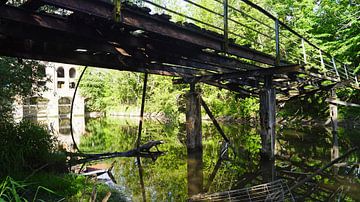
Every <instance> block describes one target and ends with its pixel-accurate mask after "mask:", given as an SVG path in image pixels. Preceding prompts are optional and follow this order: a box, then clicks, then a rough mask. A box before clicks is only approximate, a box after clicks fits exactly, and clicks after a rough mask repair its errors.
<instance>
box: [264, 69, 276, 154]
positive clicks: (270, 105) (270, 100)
mask: <svg viewBox="0 0 360 202" xmlns="http://www.w3.org/2000/svg"><path fill="white" fill-rule="evenodd" d="M275 98H276V97H275V89H274V88H273V87H272V76H271V75H269V76H265V87H264V89H262V90H261V93H260V126H261V146H262V147H261V152H262V156H263V157H264V158H265V159H268V160H270V159H274V155H275V123H276V119H275V115H276V111H275V108H276V99H275Z"/></svg>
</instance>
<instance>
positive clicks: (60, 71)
mask: <svg viewBox="0 0 360 202" xmlns="http://www.w3.org/2000/svg"><path fill="white" fill-rule="evenodd" d="M56 72H57V77H58V78H64V76H65V72H64V68H62V67H59V68H58V69H57V70H56Z"/></svg>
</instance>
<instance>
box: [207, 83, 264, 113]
mask: <svg viewBox="0 0 360 202" xmlns="http://www.w3.org/2000/svg"><path fill="white" fill-rule="evenodd" d="M202 90H203V93H202V94H203V97H204V100H205V102H206V103H207V104H208V105H209V108H210V110H211V111H212V112H213V114H214V115H215V117H231V118H233V119H244V120H250V119H255V118H256V117H257V115H258V112H259V101H258V99H257V98H251V97H248V98H238V97H237V94H236V93H234V92H230V91H227V90H223V89H222V90H220V89H217V88H215V87H212V86H207V85H203V86H202Z"/></svg>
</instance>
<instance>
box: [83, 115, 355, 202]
mask: <svg viewBox="0 0 360 202" xmlns="http://www.w3.org/2000/svg"><path fill="white" fill-rule="evenodd" d="M137 123H138V120H137V119H97V120H89V121H88V122H87V125H86V128H87V131H86V134H85V135H84V136H83V137H82V139H81V144H80V148H81V149H82V150H83V151H85V152H110V151H111V152H114V151H127V150H130V149H133V148H134V147H135V146H136V138H137ZM222 128H224V131H225V134H227V135H228V137H229V138H230V142H232V143H233V147H232V148H229V149H228V151H227V152H225V153H224V152H222V151H224V145H223V139H222V137H221V136H220V135H219V134H218V133H217V131H216V129H215V128H214V127H213V126H212V125H211V124H210V123H206V122H205V123H203V150H202V151H196V150H194V151H192V150H191V149H190V150H188V149H187V147H186V143H185V142H186V141H185V140H186V131H185V128H184V126H183V125H181V124H175V123H170V124H164V123H160V122H151V121H145V123H144V127H143V135H142V143H145V142H147V141H150V140H164V141H165V144H164V145H161V146H160V147H159V149H160V150H162V151H166V155H165V156H161V157H160V158H159V159H157V160H156V161H155V162H153V161H152V160H151V159H141V162H142V167H143V179H144V186H145V194H146V198H147V199H148V201H186V200H187V199H188V198H189V196H191V195H192V194H195V193H199V192H200V191H208V192H209V193H214V192H223V191H227V190H233V189H239V188H244V187H249V186H253V185H257V184H261V183H263V182H265V181H271V180H275V179H279V178H282V179H286V180H287V181H288V184H289V186H291V185H292V184H293V183H295V182H297V181H299V180H300V179H302V178H303V177H306V176H307V174H308V173H312V172H314V171H315V170H316V169H317V168H319V167H321V166H322V165H324V164H326V163H327V162H329V161H330V160H331V148H332V146H333V141H332V140H333V137H332V135H331V134H329V133H328V132H327V131H326V129H324V128H321V127H318V128H314V127H308V128H302V129H301V131H299V130H298V129H296V130H295V129H289V128H287V129H284V128H283V129H279V131H278V133H277V134H278V140H277V141H278V142H277V148H276V149H277V154H278V156H277V159H276V161H275V162H263V161H261V160H260V158H261V157H260V153H259V148H260V136H259V135H258V130H257V128H256V127H254V126H249V125H226V126H222ZM358 134H359V131H356V130H348V129H346V130H345V129H343V128H341V129H340V131H339V134H338V145H339V152H340V154H341V153H343V152H344V151H346V150H347V149H349V148H350V147H352V146H354V145H357V144H359V136H358ZM201 153H202V155H201ZM110 161H111V160H110ZM347 161H348V162H354V163H356V162H359V153H357V154H353V155H351V156H350V158H348V159H347ZM344 165H345V164H344ZM351 168H354V169H353V171H352V172H354V171H355V170H356V167H351ZM351 168H350V169H348V170H349V171H350V170H351ZM343 170H344V169H343V168H341V169H339V172H340V171H343ZM114 171H115V178H116V180H117V181H118V184H119V185H121V186H123V187H124V188H123V189H122V190H124V192H125V193H126V194H127V196H128V197H129V198H131V199H132V200H133V201H142V200H143V198H142V190H141V185H140V183H139V173H138V165H137V161H136V159H134V158H121V159H117V163H116V164H115V167H114ZM188 171H189V172H188ZM355 172H357V171H355ZM359 181H360V180H359V176H358V177H354V176H351V175H348V176H341V175H334V174H333V173H330V172H323V173H321V174H320V175H319V176H318V177H316V178H315V180H313V181H310V182H309V183H307V184H305V185H304V186H301V187H300V188H299V189H297V190H294V196H295V198H296V199H297V200H300V201H301V200H320V201H323V200H326V199H328V198H329V197H339V195H340V193H341V197H344V196H345V199H347V200H350V201H351V200H355V201H356V200H360V196H359V194H358V193H357V192H356V191H354V189H355V190H356V189H357V188H360V186H359ZM339 187H342V189H339ZM358 190H360V189H358ZM333 193H336V194H334V196H331V195H332V194H333Z"/></svg>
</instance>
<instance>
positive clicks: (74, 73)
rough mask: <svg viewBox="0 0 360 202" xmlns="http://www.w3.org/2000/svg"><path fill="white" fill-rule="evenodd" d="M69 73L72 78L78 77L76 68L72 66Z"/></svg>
mask: <svg viewBox="0 0 360 202" xmlns="http://www.w3.org/2000/svg"><path fill="white" fill-rule="evenodd" d="M69 75H70V78H75V77H76V70H75V68H71V69H70V70H69Z"/></svg>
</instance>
